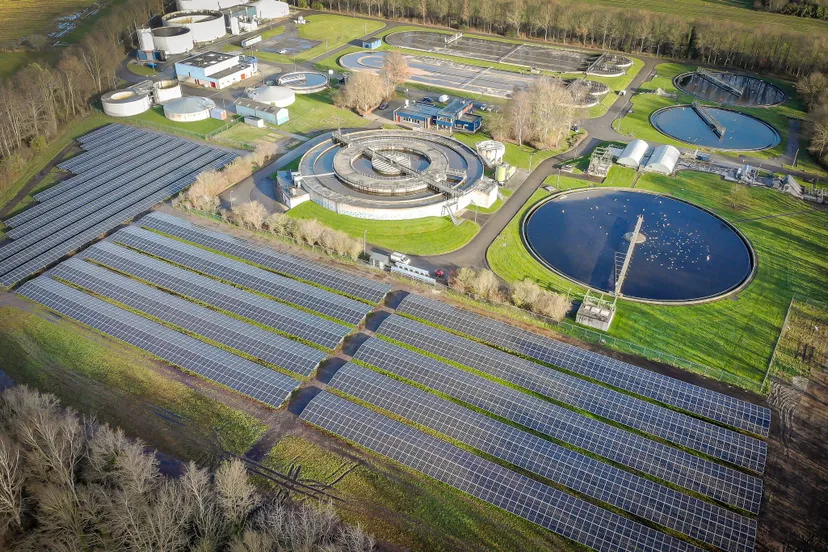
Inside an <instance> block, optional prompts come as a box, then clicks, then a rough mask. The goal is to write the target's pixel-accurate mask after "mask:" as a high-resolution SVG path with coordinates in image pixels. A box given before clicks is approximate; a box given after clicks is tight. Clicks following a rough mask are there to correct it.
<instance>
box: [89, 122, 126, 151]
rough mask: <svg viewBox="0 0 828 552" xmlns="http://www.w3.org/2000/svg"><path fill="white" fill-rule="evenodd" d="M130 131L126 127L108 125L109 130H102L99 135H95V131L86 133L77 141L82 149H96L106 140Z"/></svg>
mask: <svg viewBox="0 0 828 552" xmlns="http://www.w3.org/2000/svg"><path fill="white" fill-rule="evenodd" d="M131 129H132V127H129V126H127V125H120V124H118V125H110V126H109V128H106V129H103V130H102V132H101V133H96V132H95V131H93V132H91V133H87V134H86V135H84V136H82V137H81V138H80V139H79V140H78V141H79V142H80V143H81V144H82V145H83V147H84V149H91V148H95V147H98V146H99V145H101V144H104V143H106V141H107V140H109V139H111V138H114V137H115V136H118V135H119V134H122V133H124V132H126V131H128V130H131Z"/></svg>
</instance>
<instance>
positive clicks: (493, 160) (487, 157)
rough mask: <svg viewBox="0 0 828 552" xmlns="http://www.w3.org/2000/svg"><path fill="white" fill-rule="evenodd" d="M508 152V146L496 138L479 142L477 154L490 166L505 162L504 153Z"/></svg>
mask: <svg viewBox="0 0 828 552" xmlns="http://www.w3.org/2000/svg"><path fill="white" fill-rule="evenodd" d="M504 153H506V146H505V145H503V144H502V143H501V142H497V141H495V140H484V141H483V142H480V143H479V144H477V155H479V156H480V157H481V158H482V159H483V161H484V162H485V163H486V165H488V166H489V167H493V166H495V165H497V164H499V163H502V162H503V154H504Z"/></svg>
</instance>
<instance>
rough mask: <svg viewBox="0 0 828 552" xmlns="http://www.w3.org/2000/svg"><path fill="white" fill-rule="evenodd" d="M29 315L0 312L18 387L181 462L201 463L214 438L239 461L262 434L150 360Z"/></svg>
mask: <svg viewBox="0 0 828 552" xmlns="http://www.w3.org/2000/svg"><path fill="white" fill-rule="evenodd" d="M31 308H32V312H29V311H28V310H22V309H20V308H17V307H13V306H3V307H0V355H2V357H3V366H2V369H3V371H4V372H6V373H7V374H8V375H9V376H10V377H11V378H12V379H14V380H15V381H16V382H17V383H25V384H28V385H33V386H35V387H37V388H38V389H41V390H43V391H47V392H50V393H54V394H56V395H57V396H58V397H59V398H60V399H61V401H62V402H63V404H65V405H67V406H71V407H73V408H76V409H78V410H80V411H81V412H83V413H86V414H91V415H95V416H96V417H97V418H98V419H99V420H100V421H102V422H107V423H110V424H113V425H117V426H120V427H122V428H124V430H125V431H126V432H127V434H128V435H130V436H135V437H137V436H141V437H143V438H145V439H148V440H149V441H150V442H151V443H152V445H153V446H157V447H159V448H160V449H161V450H163V451H164V452H168V453H172V454H175V455H177V456H178V457H179V458H180V459H182V460H186V459H189V458H194V459H198V458H200V457H201V455H202V454H204V452H206V450H205V449H203V448H202V447H207V446H209V444H210V441H212V440H213V439H214V438H217V439H218V440H219V442H220V443H222V444H223V448H224V449H225V450H227V451H230V452H233V453H236V454H242V453H244V452H245V451H246V450H248V449H249V448H250V447H251V446H252V444H253V443H255V442H256V440H258V438H259V437H260V436H261V435H262V433H263V432H264V429H265V427H264V425H263V424H261V423H260V422H259V421H257V420H256V419H255V418H253V417H251V416H249V415H247V414H244V413H242V412H241V411H239V410H236V409H234V408H232V407H230V406H227V405H226V404H224V403H223V402H219V401H218V400H216V399H214V398H210V397H209V396H206V395H204V394H202V393H200V392H197V391H195V390H193V389H192V388H190V387H188V386H186V385H184V384H183V383H180V382H178V381H175V380H173V379H170V378H167V377H165V376H164V375H162V374H161V373H160V372H158V371H155V370H153V369H151V368H149V366H151V365H153V364H154V363H155V362H156V361H155V360H154V359H153V358H152V356H151V355H149V354H147V353H145V352H143V351H140V350H138V349H135V348H133V347H130V346H128V345H125V344H122V343H121V342H119V341H116V340H114V339H111V338H108V337H103V336H101V335H100V334H98V333H97V332H95V331H92V330H88V329H86V328H84V327H82V326H81V325H79V324H76V323H75V322H72V321H69V320H64V319H62V318H60V317H57V316H54V315H52V314H47V311H46V310H45V309H43V308H41V307H38V306H34V305H32V307H31ZM170 420H171V421H170ZM214 434H215V435H214Z"/></svg>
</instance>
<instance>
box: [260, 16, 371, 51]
mask: <svg viewBox="0 0 828 552" xmlns="http://www.w3.org/2000/svg"><path fill="white" fill-rule="evenodd" d="M306 19H307V21H308V22H307V24H305V25H299V36H300V37H301V38H306V39H308V40H320V41H321V44H317V45H316V46H314V47H313V48H310V49H309V50H305V51H304V52H300V53H298V54H297V55H295V56H291V55H282V54H274V53H271V52H256V55H257V56H258V57H260V58H261V59H263V60H265V61H271V62H273V63H293V61H294V59H295V60H296V61H308V60H311V59H313V58H315V57H319V56H321V55H323V54H324V53H325V52H330V51H331V50H334V49H336V48H339V47H340V46H343V45H345V44H347V43H348V42H351V41H352V40H356V39H357V38H360V37H362V36H365V35H366V34H370V33H373V32H375V31H378V30H380V29H382V28H383V27H385V23H383V22H382V21H377V20H374V19H358V18H353V17H347V16H344V15H333V14H318V15H310V16H308V17H307V18H306ZM326 41H327V44H326Z"/></svg>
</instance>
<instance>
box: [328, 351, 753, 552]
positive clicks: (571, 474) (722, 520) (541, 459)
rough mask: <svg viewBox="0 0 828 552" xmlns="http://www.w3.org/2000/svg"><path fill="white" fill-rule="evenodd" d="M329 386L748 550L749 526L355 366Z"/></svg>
mask: <svg viewBox="0 0 828 552" xmlns="http://www.w3.org/2000/svg"><path fill="white" fill-rule="evenodd" d="M328 386H329V387H332V388H335V389H338V390H340V391H343V392H344V393H346V394H348V395H350V396H352V397H356V398H357V399H360V400H363V401H365V402H367V403H370V404H373V405H375V406H378V407H380V408H383V409H385V410H387V411H389V412H391V413H393V414H395V415H397V416H401V417H403V418H406V419H408V420H411V421H412V422H414V423H416V424H418V425H419V426H422V427H426V428H429V429H432V430H434V431H437V432H439V433H442V434H444V435H446V436H447V437H450V438H452V439H455V440H457V441H460V442H462V443H465V444H466V445H469V446H471V447H474V448H475V449H477V450H480V451H483V452H484V453H487V454H490V455H492V456H494V457H496V458H500V459H501V460H505V461H507V462H509V463H511V464H513V465H515V466H518V467H520V468H523V469H525V470H527V471H530V472H532V473H535V474H537V475H540V476H542V477H545V478H547V479H549V480H551V481H553V482H555V483H558V484H560V485H563V486H565V487H568V488H570V489H572V490H574V491H577V492H579V493H582V494H584V495H586V496H590V497H592V498H595V499H598V500H600V501H602V502H604V503H606V504H609V505H612V506H615V507H617V508H620V509H622V510H625V511H627V512H630V513H631V514H634V515H637V516H639V517H641V518H643V519H647V520H649V521H652V522H654V523H658V524H660V525H663V526H665V527H668V528H670V529H673V530H675V531H678V532H680V533H683V534H685V535H689V536H690V537H693V538H695V539H698V540H700V541H702V542H706V543H708V544H711V545H713V546H717V547H719V548H722V549H723V550H729V551H733V552H737V551H744V552H746V551H749V550H753V545H754V543H755V540H756V522H755V521H752V520H749V519H747V518H744V517H742V516H740V515H738V514H735V513H733V512H730V511H729V510H726V509H724V508H721V507H719V506H714V505H713V504H709V503H707V502H704V501H703V500H699V499H697V498H692V497H689V496H687V495H684V494H681V493H679V492H677V491H674V490H672V489H669V488H667V487H664V486H662V485H658V484H656V483H653V482H652V481H649V480H647V479H644V478H643V477H639V476H636V475H633V474H631V473H629V472H625V471H624V470H620V469H618V468H614V467H612V466H610V465H608V464H604V463H602V462H599V461H597V460H594V459H592V458H590V457H588V456H585V455H582V454H579V453H577V452H573V451H571V450H569V449H566V448H564V447H561V446H558V445H556V444H554V443H551V442H549V441H547V440H545V439H541V438H540V437H536V436H534V435H532V434H530V433H526V432H524V431H521V430H519V429H516V428H514V427H512V426H510V425H508V424H505V423H502V422H499V421H497V420H493V419H492V418H489V417H488V416H484V415H483V414H479V413H477V412H475V411H473V410H471V409H468V408H464V407H462V406H459V405H457V404H454V403H452V402H450V401H447V400H444V399H441V398H438V397H436V396H434V395H431V394H429V393H426V392H425V391H421V390H419V389H416V388H414V387H411V386H409V385H406V384H404V383H401V382H399V381H396V380H394V379H391V378H388V377H386V376H383V375H380V374H378V373H376V372H374V371H371V370H368V369H367V368H363V367H361V366H358V365H356V364H351V363H348V364H346V365H345V366H343V367H341V368H340V369H339V370H338V371H337V372H336V374H335V375H334V377H333V379H332V380H331V381H330V382H329V383H328Z"/></svg>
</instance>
